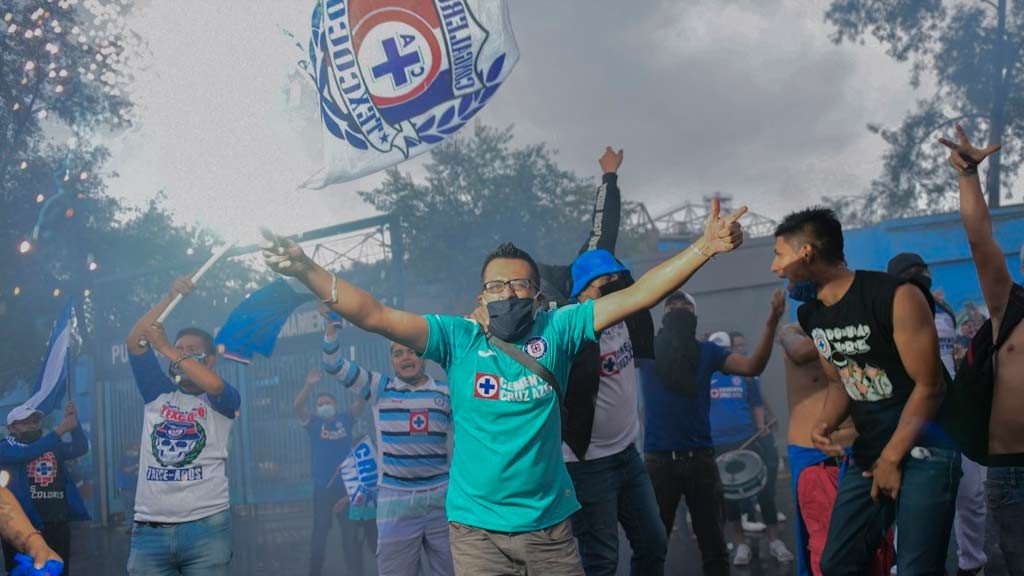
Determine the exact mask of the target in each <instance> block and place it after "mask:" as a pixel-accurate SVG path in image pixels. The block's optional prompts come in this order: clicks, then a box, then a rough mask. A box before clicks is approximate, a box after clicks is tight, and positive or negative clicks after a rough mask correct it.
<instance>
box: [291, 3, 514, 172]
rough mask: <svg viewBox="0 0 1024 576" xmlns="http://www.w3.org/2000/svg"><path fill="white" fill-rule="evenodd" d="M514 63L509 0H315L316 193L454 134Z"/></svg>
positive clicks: (312, 64) (312, 41)
mask: <svg viewBox="0 0 1024 576" xmlns="http://www.w3.org/2000/svg"><path fill="white" fill-rule="evenodd" d="M518 59H519V49H518V48H517V47H516V41H515V37H514V36H513V35H512V26H511V22H510V21H509V17H508V0H318V1H317V4H316V6H315V8H314V9H313V18H312V37H311V38H310V41H309V60H310V68H309V69H308V70H309V73H310V75H311V76H312V78H313V81H314V82H315V84H316V88H317V93H318V94H319V101H320V118H321V121H322V124H323V132H324V162H325V165H324V167H323V168H322V169H321V170H320V171H319V172H318V173H317V174H315V175H314V176H313V177H312V178H310V179H309V180H308V181H306V182H305V183H304V184H303V187H306V188H323V187H324V186H327V185H329V184H333V183H337V182H345V181H348V180H354V179H356V178H359V177H361V176H365V175H367V174H372V173H374V172H377V171H379V170H382V169H384V168H388V167H390V166H394V165H395V164H398V163H400V162H402V161H404V160H407V159H409V158H412V157H414V156H418V155H420V154H423V153H424V152H426V151H428V150H430V149H431V148H432V147H434V146H435V145H436V144H438V143H439V142H441V141H442V140H444V139H445V138H446V137H448V136H449V135H451V134H454V133H455V132H456V131H458V130H459V128H462V127H463V126H464V125H465V124H466V123H467V122H469V120H470V118H472V117H473V116H474V115H475V114H476V113H477V112H479V111H480V110H481V109H482V108H483V107H484V105H486V104H487V102H488V100H490V98H491V97H492V96H493V95H494V93H495V92H496V91H497V90H498V87H499V86H501V83H502V82H503V81H504V80H505V78H506V77H507V76H508V74H509V73H510V72H511V71H512V68H513V66H515V64H516V61H517V60H518Z"/></svg>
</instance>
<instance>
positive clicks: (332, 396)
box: [316, 392, 338, 404]
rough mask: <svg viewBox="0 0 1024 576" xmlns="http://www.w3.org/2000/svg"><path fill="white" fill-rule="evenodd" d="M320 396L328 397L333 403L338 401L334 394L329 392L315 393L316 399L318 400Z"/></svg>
mask: <svg viewBox="0 0 1024 576" xmlns="http://www.w3.org/2000/svg"><path fill="white" fill-rule="evenodd" d="M321 398H330V399H331V402H334V403H335V404H337V403H338V399H337V398H335V397H334V394H331V393H330V392H320V393H319V394H317V395H316V399H317V400H319V399H321Z"/></svg>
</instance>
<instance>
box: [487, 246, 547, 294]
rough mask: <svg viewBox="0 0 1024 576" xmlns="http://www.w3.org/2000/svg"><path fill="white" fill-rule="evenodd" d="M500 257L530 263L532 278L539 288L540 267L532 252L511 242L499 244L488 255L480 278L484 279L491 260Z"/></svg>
mask: <svg viewBox="0 0 1024 576" xmlns="http://www.w3.org/2000/svg"><path fill="white" fill-rule="evenodd" d="M498 258H508V259H510V260H524V261H525V262H526V263H527V264H529V265H530V274H531V278H530V280H533V283H534V284H535V285H536V286H537V287H538V288H539V287H540V268H538V267H537V263H536V262H534V261H533V258H532V257H531V256H530V254H529V253H528V252H527V251H526V250H523V249H521V248H519V247H518V246H516V245H515V244H513V243H511V242H505V243H504V244H502V245H501V246H498V247H497V248H496V249H495V250H494V252H491V253H490V254H488V255H487V258H485V259H484V265H483V266H482V267H481V268H480V280H483V279H484V272H486V271H487V265H488V264H490V263H491V260H496V259H498Z"/></svg>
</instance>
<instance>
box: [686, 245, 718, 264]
mask: <svg viewBox="0 0 1024 576" xmlns="http://www.w3.org/2000/svg"><path fill="white" fill-rule="evenodd" d="M691 246H693V249H694V250H696V251H697V253H698V254H700V255H701V256H703V257H705V258H707V259H708V260H712V259H714V257H715V255H714V254H708V253H707V252H705V251H703V250H701V248H700V246H699V245H698V244H697V243H696V242H694V243H693V244H691Z"/></svg>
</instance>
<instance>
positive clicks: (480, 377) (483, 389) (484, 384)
mask: <svg viewBox="0 0 1024 576" xmlns="http://www.w3.org/2000/svg"><path fill="white" fill-rule="evenodd" d="M500 390H501V378H499V377H498V376H495V375H494V374H487V373H484V372H477V373H476V382H475V383H474V384H473V396H475V397H477V398H483V399H484V400H496V399H497V398H498V393H499V392H500Z"/></svg>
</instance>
